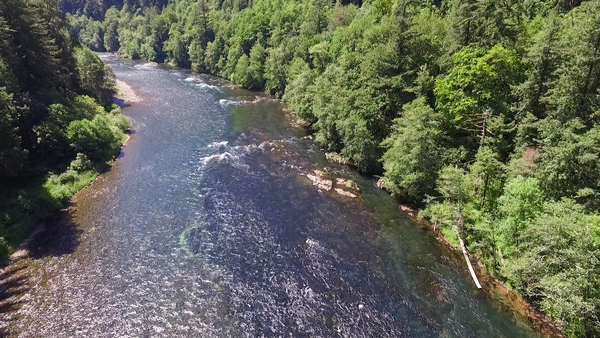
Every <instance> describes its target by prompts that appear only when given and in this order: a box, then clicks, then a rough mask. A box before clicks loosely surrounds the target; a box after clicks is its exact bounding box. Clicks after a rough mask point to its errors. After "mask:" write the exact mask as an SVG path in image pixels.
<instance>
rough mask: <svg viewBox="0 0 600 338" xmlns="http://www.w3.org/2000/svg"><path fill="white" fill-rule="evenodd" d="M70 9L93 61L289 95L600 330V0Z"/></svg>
mask: <svg viewBox="0 0 600 338" xmlns="http://www.w3.org/2000/svg"><path fill="white" fill-rule="evenodd" d="M112 4H114V5H116V7H112V8H110V9H107V10H104V9H106V8H109V6H110V5H112ZM61 6H62V8H63V9H68V11H69V12H70V13H73V14H74V15H68V20H69V24H70V28H69V33H70V35H71V36H72V37H73V38H75V39H78V40H79V41H81V42H82V43H84V44H86V45H87V46H89V47H90V48H92V49H94V50H98V51H104V50H106V51H118V53H119V54H120V55H121V56H124V57H129V58H134V59H138V58H139V59H144V60H150V61H157V62H165V63H169V64H172V65H176V66H180V67H187V68H191V69H193V70H195V71H197V72H203V73H210V74H215V75H218V76H221V77H224V78H227V79H229V80H231V81H233V82H235V83H237V84H239V85H241V86H243V87H245V88H249V89H252V90H257V91H266V92H267V93H270V94H273V95H276V96H279V97H282V98H283V99H284V100H285V101H286V102H288V103H289V105H290V106H291V108H292V110H293V111H294V112H296V113H297V114H298V116H299V117H301V118H303V119H305V120H306V121H307V123H308V124H309V125H310V129H311V130H312V131H313V132H314V134H315V137H316V140H317V142H318V143H319V144H320V145H321V146H322V147H323V148H324V149H326V150H327V151H330V152H335V153H337V154H338V155H336V156H337V157H338V158H339V159H340V160H343V161H347V162H349V163H352V164H353V165H354V166H356V168H358V169H359V170H360V171H362V172H365V173H372V174H381V173H383V174H384V175H385V184H386V187H387V189H388V190H389V191H390V192H392V193H393V194H395V195H397V196H399V198H401V199H404V200H407V201H410V202H412V203H414V204H417V205H420V206H422V207H423V211H422V213H421V214H422V215H423V216H426V217H428V218H429V219H431V221H432V222H433V223H434V224H435V225H436V226H438V227H441V230H442V231H443V232H444V233H445V234H446V236H447V237H448V238H449V239H450V240H452V241H455V242H456V241H457V237H458V236H461V237H462V238H464V239H466V242H467V244H468V247H469V249H470V250H471V251H472V252H474V253H476V255H478V256H479V257H481V258H482V259H483V260H484V262H485V264H486V266H487V267H488V269H489V270H490V271H492V272H493V273H494V274H495V275H497V276H498V277H499V278H501V279H503V280H504V281H506V282H507V283H508V284H509V285H510V286H511V287H513V288H514V289H516V290H517V291H518V292H520V293H521V294H523V295H524V296H525V297H526V298H527V299H529V300H530V301H531V302H533V303H535V304H537V305H538V306H540V307H541V308H542V309H543V310H545V311H546V312H547V313H548V314H549V315H550V316H552V317H553V318H554V319H556V320H557V321H558V322H559V323H561V324H562V325H563V328H564V332H565V333H566V334H567V335H568V336H570V337H597V336H599V335H600V250H599V249H600V216H599V215H598V212H599V210H600V202H599V201H600V196H599V193H600V191H599V184H600V158H599V156H600V127H599V126H598V123H599V122H600V95H599V92H598V89H599V86H600V55H599V52H600V1H599V0H592V1H576V0H574V1H572V0H550V1H542V0H525V1H516V0H504V1H499V0H438V1H411V0H370V1H364V3H363V1H341V2H340V1H338V2H334V1H329V0H310V1H297V0H214V1H211V0H175V1H169V2H168V3H165V2H164V1H163V2H148V1H140V2H132V1H125V3H123V2H119V3H112V2H108V1H84V2H76V1H71V0H63V1H62V4H61ZM91 9H93V10H91Z"/></svg>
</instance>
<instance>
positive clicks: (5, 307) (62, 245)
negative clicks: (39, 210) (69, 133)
mask: <svg viewBox="0 0 600 338" xmlns="http://www.w3.org/2000/svg"><path fill="white" fill-rule="evenodd" d="M75 207H76V205H75V203H74V202H70V203H69V207H68V208H67V209H63V210H61V211H60V212H59V213H58V214H57V215H56V216H55V217H53V218H52V219H50V220H48V221H47V222H46V224H45V225H43V226H41V227H40V228H39V229H38V230H37V231H35V232H34V233H33V234H32V235H31V236H30V238H29V239H27V240H26V241H25V242H24V243H23V244H22V245H21V248H20V249H19V250H18V251H16V252H15V253H14V254H12V255H11V257H10V264H9V265H8V266H7V267H6V268H5V269H4V270H0V271H1V272H0V337H9V336H10V333H11V330H10V326H11V323H12V322H14V321H16V320H18V319H19V317H20V316H21V315H20V314H19V310H20V309H21V308H22V307H23V306H25V305H26V304H27V302H28V299H29V297H28V293H29V291H30V290H32V289H35V288H38V287H40V286H42V285H44V284H45V283H46V282H47V281H48V280H49V277H50V276H49V274H48V273H47V272H46V271H45V270H44V269H42V268H41V266H40V261H41V260H44V259H46V258H51V257H58V256H63V255H68V254H71V253H73V252H75V249H76V248H77V247H78V246H79V243H80V237H81V234H82V231H81V230H80V229H79V228H78V227H77V225H76V224H75V222H74V220H73V217H72V213H73V212H74V210H75Z"/></svg>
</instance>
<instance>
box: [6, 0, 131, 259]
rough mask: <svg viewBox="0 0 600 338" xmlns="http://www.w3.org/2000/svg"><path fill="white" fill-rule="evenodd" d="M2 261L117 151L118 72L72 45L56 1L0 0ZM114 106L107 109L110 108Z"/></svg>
mask: <svg viewBox="0 0 600 338" xmlns="http://www.w3.org/2000/svg"><path fill="white" fill-rule="evenodd" d="M0 44H1V48H0V185H1V186H2V190H1V191H0V261H1V262H4V261H5V260H6V259H7V255H8V254H10V253H11V252H12V251H13V250H14V249H15V248H17V247H18V245H19V244H20V242H21V241H23V239H24V238H25V237H26V236H27V235H28V234H29V233H30V232H31V231H32V230H34V229H35V228H36V227H38V226H39V223H40V222H42V221H44V219H45V218H46V217H48V216H51V215H52V214H54V213H55V212H56V211H57V210H59V209H60V208H61V207H63V206H64V204H65V203H66V201H67V200H68V198H70V197H71V196H72V195H73V194H74V193H75V192H77V191H78V190H80V189H81V188H82V187H84V186H86V185H87V184H89V183H90V182H91V181H92V180H93V179H94V178H95V177H96V176H97V175H98V173H99V172H100V171H101V170H103V169H104V167H105V166H106V164H107V162H108V161H110V160H111V159H112V158H113V157H114V156H115V155H116V153H118V151H119V148H120V145H121V144H122V142H123V141H124V139H125V133H124V132H125V131H126V130H127V129H128V124H129V122H128V121H127V120H126V118H125V117H124V116H123V115H122V113H121V109H120V108H119V107H118V106H116V105H111V100H112V92H113V90H114V89H113V87H114V82H115V78H114V74H113V73H112V70H111V69H110V68H108V67H107V66H106V65H105V64H104V63H103V62H102V60H101V59H100V58H99V57H98V56H97V55H96V54H95V53H94V52H92V51H90V50H89V49H88V48H87V47H85V46H79V45H76V46H74V44H73V43H72V42H71V39H70V38H69V36H68V35H67V30H66V23H65V20H64V18H63V15H62V14H61V13H60V12H59V11H58V3H57V2H54V1H51V0H44V1H39V0H2V1H0ZM107 109H108V111H107Z"/></svg>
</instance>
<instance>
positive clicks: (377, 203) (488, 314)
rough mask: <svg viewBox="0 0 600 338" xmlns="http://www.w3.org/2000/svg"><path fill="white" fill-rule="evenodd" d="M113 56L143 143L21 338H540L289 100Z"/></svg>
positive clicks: (80, 220) (43, 293)
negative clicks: (319, 182) (314, 132)
mask: <svg viewBox="0 0 600 338" xmlns="http://www.w3.org/2000/svg"><path fill="white" fill-rule="evenodd" d="M102 57H103V59H104V60H105V61H106V62H107V63H108V64H109V65H110V66H111V67H112V68H113V69H114V71H115V73H116V75H117V77H118V78H119V79H120V80H122V81H125V82H126V83H128V84H129V85H130V86H131V87H132V88H133V90H135V91H136V93H137V95H138V96H139V97H140V98H141V99H142V101H141V102H138V103H135V104H133V105H132V106H130V107H127V108H125V109H124V111H125V114H126V115H128V116H130V117H131V118H132V120H133V130H134V133H133V135H132V138H131V140H130V141H129V142H128V143H127V145H126V146H125V147H124V149H123V153H122V154H121V156H120V158H119V159H118V160H117V161H116V163H115V165H114V166H113V168H112V169H111V170H110V171H109V172H107V173H105V174H104V175H103V176H102V177H101V178H100V179H99V180H98V181H97V182H95V183H94V184H93V185H92V186H91V187H90V188H89V189H86V190H84V191H83V192H82V193H80V194H78V196H77V202H76V204H77V208H76V212H74V213H73V214H72V215H71V218H72V219H71V220H70V222H71V224H74V226H75V227H76V229H77V231H76V232H75V233H76V235H75V237H76V238H75V239H73V238H70V240H65V242H74V244H72V246H73V247H72V248H71V249H69V250H66V251H65V252H62V251H60V250H59V253H55V254H52V255H46V256H45V257H40V258H39V259H37V261H36V263H35V264H37V266H38V268H37V269H38V272H37V275H39V276H43V278H42V277H40V278H39V280H38V281H37V282H36V283H35V286H34V287H32V288H31V289H30V290H29V291H28V292H27V293H26V295H25V296H24V297H22V298H21V299H22V306H21V308H20V310H19V315H18V320H16V321H15V322H14V323H12V324H11V330H12V331H11V332H12V334H13V335H14V336H19V337H477V338H479V337H486V338H491V337H511V338H512V337H537V334H536V333H534V332H533V331H532V330H531V329H530V328H529V326H528V325H526V324H525V323H524V321H522V320H521V319H518V318H515V317H514V316H512V315H510V314H509V313H507V312H505V311H503V310H501V307H500V306H499V305H498V304H497V302H495V301H493V300H491V299H490V297H489V296H488V295H487V294H486V293H484V292H481V291H477V290H476V288H475V286H474V285H473V281H472V280H471V278H470V275H469V273H468V271H467V269H466V266H465V264H464V261H460V260H459V258H460V256H458V255H456V254H455V253H453V252H451V251H449V250H448V249H447V248H444V247H443V246H441V245H440V244H439V243H438V242H437V240H436V239H435V238H434V237H433V236H432V235H431V234H430V233H428V232H426V231H425V230H423V229H420V228H419V227H417V226H415V225H414V224H411V222H410V221H409V219H408V218H407V217H406V216H405V215H404V214H403V213H401V212H400V211H399V208H398V205H397V204H396V203H395V202H394V200H393V199H392V198H390V197H389V196H388V195H387V194H386V193H385V192H382V191H380V190H378V189H377V188H376V187H375V186H374V184H373V181H372V180H371V179H367V178H364V177H361V176H360V175H358V174H357V173H356V172H354V171H353V170H352V169H350V168H347V167H344V166H340V165H334V164H329V163H327V161H326V160H325V156H324V154H323V153H322V152H320V151H319V149H318V148H317V147H316V146H315V145H314V144H313V142H312V141H311V140H310V139H308V138H306V137H305V136H306V135H305V134H304V132H303V130H302V129H301V128H299V127H296V126H294V125H293V122H294V119H293V117H292V116H291V114H289V113H286V112H285V111H284V108H283V106H282V105H281V104H280V103H279V102H278V101H276V100H273V99H271V98H269V97H266V96H263V95H261V94H257V93H252V92H248V91H245V90H241V89H238V88H235V87H233V86H230V85H229V84H228V83H226V82H224V81H222V80H219V79H216V78H212V77H208V76H203V75H198V74H193V73H190V72H188V71H185V70H181V69H169V68H166V67H163V66H158V65H155V64H148V63H140V62H134V61H128V60H121V59H118V58H116V57H115V56H112V55H103V56H102ZM315 170H320V171H322V174H321V176H324V177H325V178H328V179H331V180H332V181H333V187H334V188H338V189H340V192H341V191H342V190H343V191H347V192H349V193H352V194H355V195H358V197H356V198H353V197H350V196H346V195H347V194H346V195H343V194H340V193H338V192H337V191H336V190H335V189H331V190H329V191H328V190H327V189H323V188H321V189H319V187H318V186H315V185H313V184H312V182H311V181H310V180H309V178H308V177H309V176H307V175H315V176H317V175H316V174H315ZM337 179H344V180H352V181H353V182H355V183H356V184H357V185H358V188H359V189H360V192H357V190H356V189H353V188H349V187H348V186H351V185H352V184H351V183H345V182H342V181H339V182H338V181H337ZM324 188H328V187H327V186H325V187H324ZM71 237H73V236H71ZM63 244H64V245H68V243H66V244H65V243H63ZM63 251H64V250H63ZM457 257H458V258H457Z"/></svg>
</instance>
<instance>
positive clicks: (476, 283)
mask: <svg viewBox="0 0 600 338" xmlns="http://www.w3.org/2000/svg"><path fill="white" fill-rule="evenodd" d="M458 240H459V241H460V248H461V249H462V252H463V255H465V260H466V261H467V265H468V266H469V271H470V272H471V277H473V281H474V282H475V285H477V288H478V289H481V284H479V280H478V279H477V275H475V270H473V266H472V265H471V260H470V259H469V255H467V249H466V248H465V242H463V240H462V238H460V237H458Z"/></svg>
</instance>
